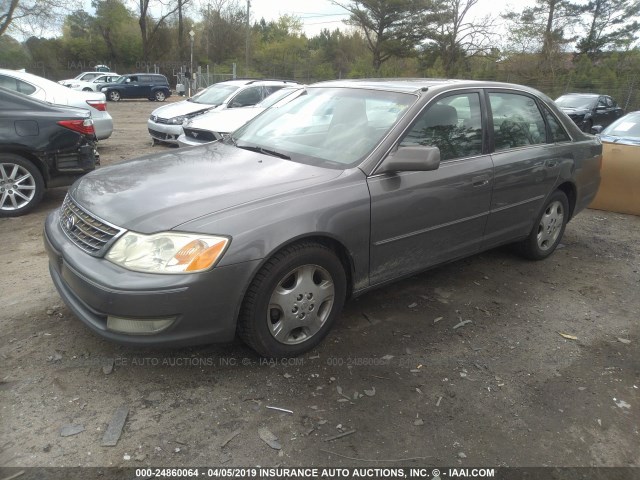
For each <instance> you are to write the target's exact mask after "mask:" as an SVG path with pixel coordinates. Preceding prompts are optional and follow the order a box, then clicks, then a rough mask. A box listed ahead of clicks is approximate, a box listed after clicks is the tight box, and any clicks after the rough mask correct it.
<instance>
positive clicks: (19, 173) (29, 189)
mask: <svg viewBox="0 0 640 480" xmlns="http://www.w3.org/2000/svg"><path fill="white" fill-rule="evenodd" d="M44 188H45V187H44V180H43V178H42V174H41V173H40V170H38V167H36V166H35V165H34V164H33V163H31V162H30V161H28V160H27V159H25V158H23V157H21V156H19V155H14V154H12V153H3V154H0V217H18V216H20V215H24V214H26V213H28V212H30V211H31V210H33V208H34V207H35V206H36V205H37V204H38V203H39V202H40V200H41V199H42V195H43V194H44Z"/></svg>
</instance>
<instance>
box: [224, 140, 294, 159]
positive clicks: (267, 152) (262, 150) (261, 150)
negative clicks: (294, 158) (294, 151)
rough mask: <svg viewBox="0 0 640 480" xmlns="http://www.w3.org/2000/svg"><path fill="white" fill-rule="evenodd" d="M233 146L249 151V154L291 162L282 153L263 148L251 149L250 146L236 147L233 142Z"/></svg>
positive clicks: (288, 157)
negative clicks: (268, 156) (256, 153)
mask: <svg viewBox="0 0 640 480" xmlns="http://www.w3.org/2000/svg"><path fill="white" fill-rule="evenodd" d="M234 145H235V146H236V147H238V148H242V149H243V150H249V151H251V152H258V153H262V154H263V155H271V156H272V157H278V158H282V159H284V160H291V157H290V156H289V155H285V154H284V153H280V152H276V151H275V150H269V149H268V148H264V147H252V146H251V145H238V144H237V143H235V142H234Z"/></svg>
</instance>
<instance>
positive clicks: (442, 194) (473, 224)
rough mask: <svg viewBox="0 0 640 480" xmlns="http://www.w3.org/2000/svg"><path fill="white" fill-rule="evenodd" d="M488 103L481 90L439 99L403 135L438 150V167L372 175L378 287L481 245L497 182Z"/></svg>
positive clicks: (374, 273)
mask: <svg viewBox="0 0 640 480" xmlns="http://www.w3.org/2000/svg"><path fill="white" fill-rule="evenodd" d="M483 103H484V100H483V98H482V96H481V91H480V90H462V91H459V92H456V93H453V94H447V95H444V96H441V97H439V98H436V99H435V100H434V101H432V102H431V103H430V104H429V105H428V106H427V107H426V108H425V109H424V110H423V111H422V112H421V114H420V115H418V116H417V117H416V119H415V121H414V122H413V124H412V126H411V127H410V128H409V129H408V131H407V132H406V134H405V135H404V137H403V138H402V139H401V140H400V143H399V148H402V146H405V145H431V146H436V147H438V148H439V149H440V154H441V163H440V167H439V168H438V169H437V170H435V171H430V172H398V173H384V174H380V175H375V174H374V175H373V176H371V177H369V178H368V180H367V182H368V184H369V191H370V194H371V247H370V252H371V254H370V256H371V258H370V262H371V263H370V281H371V284H372V285H375V284H378V283H382V282H385V281H387V280H391V279H393V278H396V277H400V276H403V275H407V274H410V273H413V272H417V271H420V270H424V269H425V268H428V267H430V266H432V265H435V264H438V263H442V262H444V261H447V260H451V259H454V258H458V257H463V256H466V255H469V254H472V253H475V252H477V251H478V250H479V248H480V245H481V243H482V234H483V231H484V228H485V224H486V221H487V217H488V214H489V206H490V203H491V187H492V184H493V165H492V163H491V156H490V155H488V154H486V153H485V151H486V136H485V133H484V132H486V125H487V124H486V117H485V116H484V115H483V113H482V108H481V107H482V105H483Z"/></svg>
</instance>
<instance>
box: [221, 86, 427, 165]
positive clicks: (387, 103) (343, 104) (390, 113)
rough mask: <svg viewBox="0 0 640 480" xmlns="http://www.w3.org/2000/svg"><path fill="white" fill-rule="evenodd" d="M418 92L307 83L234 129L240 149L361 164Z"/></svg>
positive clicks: (309, 161) (316, 161)
mask: <svg viewBox="0 0 640 480" xmlns="http://www.w3.org/2000/svg"><path fill="white" fill-rule="evenodd" d="M416 99H417V96H415V95H413V94H404V93H395V92H384V91H376V90H364V89H351V88H328V87H327V88H308V89H307V90H306V91H305V92H304V93H303V94H301V95H300V96H299V97H297V98H295V99H294V100H292V101H291V102H289V103H287V104H285V105H283V106H282V107H280V108H277V109H269V110H266V111H265V112H264V113H263V114H262V115H260V116H258V117H257V118H256V119H255V120H253V121H252V122H250V123H248V124H247V125H245V126H243V127H241V128H240V129H239V130H237V131H236V132H235V133H234V135H233V137H231V138H230V142H233V143H235V144H236V146H238V147H239V148H246V149H248V150H256V151H261V152H262V153H266V154H274V155H276V156H281V157H283V158H290V159H291V160H292V161H296V162H300V163H307V164H311V165H318V166H327V167H333V168H348V167H353V166H355V165H357V164H358V163H360V162H361V161H362V160H363V159H364V158H365V157H366V156H367V155H368V154H369V153H370V152H371V151H372V150H373V149H374V147H375V146H376V145H377V144H378V143H379V142H380V140H382V138H384V136H385V135H386V134H387V132H389V130H390V129H391V128H392V127H393V125H395V123H396V122H397V121H398V120H399V119H400V118H401V117H402V115H403V114H404V113H405V111H406V110H407V108H408V107H409V106H410V105H411V104H413V103H414V102H415V101H416Z"/></svg>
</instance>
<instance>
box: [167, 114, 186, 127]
mask: <svg viewBox="0 0 640 480" xmlns="http://www.w3.org/2000/svg"><path fill="white" fill-rule="evenodd" d="M186 119H187V116H186V115H180V116H179V117H173V118H170V119H169V123H170V124H171V125H182V122H184V121H185V120H186Z"/></svg>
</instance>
